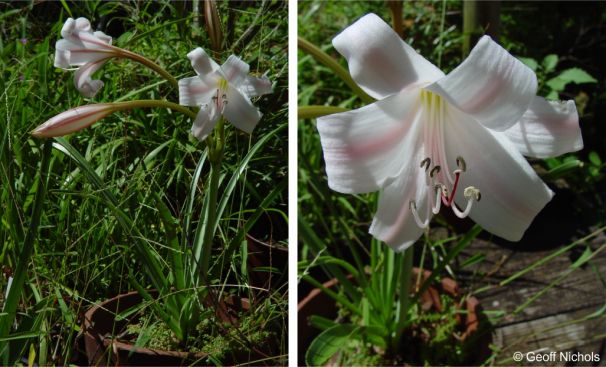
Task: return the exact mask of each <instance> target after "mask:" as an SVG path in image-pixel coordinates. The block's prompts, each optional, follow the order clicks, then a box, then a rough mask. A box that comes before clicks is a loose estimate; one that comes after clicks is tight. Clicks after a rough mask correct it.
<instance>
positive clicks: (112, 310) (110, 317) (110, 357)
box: [83, 292, 250, 366]
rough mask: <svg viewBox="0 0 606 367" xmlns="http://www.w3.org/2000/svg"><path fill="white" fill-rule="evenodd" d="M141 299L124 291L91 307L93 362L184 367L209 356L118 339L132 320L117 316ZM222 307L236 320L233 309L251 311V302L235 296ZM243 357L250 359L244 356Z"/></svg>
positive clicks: (88, 338)
mask: <svg viewBox="0 0 606 367" xmlns="http://www.w3.org/2000/svg"><path fill="white" fill-rule="evenodd" d="M152 295H155V294H154V293H152ZM141 301H142V299H141V296H140V295H139V293H137V292H130V293H126V294H121V295H118V296H116V297H114V298H111V299H109V300H107V301H104V302H102V303H100V304H98V305H95V306H93V307H91V308H90V309H89V310H88V311H87V312H86V313H85V314H84V326H83V333H84V343H85V348H86V355H87V358H88V362H89V364H90V365H116V366H150V365H153V366H182V365H190V364H192V363H194V362H196V361H198V363H200V361H201V360H202V359H203V358H205V357H207V356H208V354H206V353H190V352H180V351H164V350H157V349H149V348H141V347H135V346H134V345H133V344H130V343H125V342H122V341H119V340H116V339H114V338H113V337H112V336H113V335H118V334H120V333H121V332H123V331H124V330H125V329H126V326H127V325H128V323H129V322H128V321H126V320H116V319H115V315H116V314H119V313H121V312H123V311H125V310H127V309H129V308H131V307H133V306H136V305H137V304H139V303H141ZM218 308H219V310H217V316H219V318H221V319H222V320H224V321H232V322H233V321H237V320H235V318H234V317H233V316H230V315H229V314H230V313H231V311H240V310H248V309H249V308H250V304H249V302H248V300H247V299H245V298H236V297H232V298H231V299H229V300H228V301H225V302H220V304H219V307H218ZM236 358H237V356H236ZM243 359H247V358H246V357H243Z"/></svg>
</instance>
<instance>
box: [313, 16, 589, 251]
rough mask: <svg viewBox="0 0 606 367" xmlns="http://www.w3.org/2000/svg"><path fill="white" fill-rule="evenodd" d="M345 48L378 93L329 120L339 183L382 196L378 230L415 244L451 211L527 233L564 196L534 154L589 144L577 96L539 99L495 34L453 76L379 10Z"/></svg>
mask: <svg viewBox="0 0 606 367" xmlns="http://www.w3.org/2000/svg"><path fill="white" fill-rule="evenodd" d="M333 45H334V47H335V48H336V49H337V51H339V53H341V54H342V55H343V56H344V57H345V58H346V59H347V61H348V65H349V71H350V73H351V75H352V78H353V79H354V81H356V83H357V84H358V85H359V86H360V87H361V88H362V89H363V90H364V91H365V92H367V93H368V94H369V95H371V96H373V97H374V98H376V99H377V100H378V101H377V102H375V103H372V104H370V105H367V106H365V107H362V108H360V109H357V110H353V111H348V112H343V113H338V114H333V115H328V116H324V117H321V118H318V131H319V133H320V138H321V143H322V148H323V151H324V159H325V162H326V173H327V176H328V184H329V186H330V187H331V188H332V189H334V190H336V191H339V192H342V193H367V192H373V191H379V190H381V191H382V192H381V196H380V199H379V206H378V211H377V213H376V214H375V217H374V220H373V222H372V225H371V227H370V233H371V234H372V235H373V236H375V237H376V238H378V239H380V240H382V241H385V242H386V243H387V244H389V245H390V246H391V247H392V248H394V249H396V250H404V249H406V248H407V247H408V246H410V245H412V244H413V243H414V242H415V241H416V240H417V239H418V238H419V237H420V236H421V234H422V233H423V231H424V229H425V228H427V226H428V225H429V222H430V220H431V217H432V216H433V215H435V214H437V213H438V212H439V211H440V209H441V208H444V207H446V208H450V209H452V211H453V212H454V213H455V215H457V216H458V217H461V218H464V217H466V216H469V217H470V218H471V219H473V220H474V221H475V222H476V223H478V224H480V225H481V226H482V227H483V228H484V229H486V230H487V231H489V232H491V233H493V234H495V235H497V236H499V237H502V238H505V239H507V240H510V241H517V240H520V238H521V237H522V236H523V234H524V232H525V230H526V229H527V228H528V226H529V225H530V223H531V222H532V220H533V219H534V217H535V216H536V215H537V214H538V212H539V211H540V210H541V209H542V208H543V207H544V206H545V204H547V202H549V200H551V198H552V196H553V192H552V191H551V190H550V189H549V188H548V187H547V185H545V183H544V182H543V181H542V180H541V179H540V178H539V176H538V175H537V174H536V172H535V171H534V170H533V168H532V167H531V166H530V165H529V163H528V162H527V161H526V159H525V158H524V156H528V157H536V158H546V157H553V156H557V155H560V154H563V153H566V152H571V151H576V150H579V149H581V148H582V147H583V141H582V137H581V132H580V128H579V120H578V114H577V110H576V107H575V104H574V102H573V101H548V100H546V99H544V98H541V97H537V96H536V90H537V79H536V75H535V74H534V72H533V71H532V70H530V69H529V68H528V67H526V66H525V65H524V64H522V63H521V62H520V61H519V60H517V59H516V58H515V57H513V56H512V55H510V54H509V53H508V52H507V51H506V50H504V49H503V48H502V47H501V46H499V45H498V44H497V43H495V42H494V41H493V40H492V39H491V38H490V37H488V36H484V37H482V38H481V39H480V40H479V41H478V44H477V45H476V46H475V48H474V49H473V50H472V51H471V53H470V55H469V56H468V57H467V59H465V60H464V61H463V62H462V63H461V64H460V65H459V66H458V67H457V68H455V69H454V70H453V71H452V72H450V73H449V74H448V75H445V74H444V73H443V72H442V71H441V70H439V69H438V68H437V67H436V66H434V65H433V64H431V63H430V62H429V61H427V60H426V59H424V58H423V57H422V56H421V55H420V54H418V53H417V52H416V51H415V50H414V49H413V48H412V47H411V46H410V45H408V44H406V43H405V42H403V41H402V40H401V39H400V37H399V36H398V35H397V34H396V33H395V32H394V31H393V30H392V29H391V28H390V27H389V26H388V25H387V24H386V23H385V22H384V21H383V20H381V19H380V18H379V17H378V16H376V15H374V14H368V15H366V16H364V17H362V18H361V19H359V20H358V21H357V22H356V23H354V24H353V25H351V26H349V27H348V28H346V29H345V30H344V31H343V32H342V33H340V34H339V35H337V36H336V37H335V38H334V39H333Z"/></svg>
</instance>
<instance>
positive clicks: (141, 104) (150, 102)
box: [112, 99, 196, 120]
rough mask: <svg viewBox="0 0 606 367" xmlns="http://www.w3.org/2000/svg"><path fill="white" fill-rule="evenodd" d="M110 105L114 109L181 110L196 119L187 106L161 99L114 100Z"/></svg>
mask: <svg viewBox="0 0 606 367" xmlns="http://www.w3.org/2000/svg"><path fill="white" fill-rule="evenodd" d="M112 105H113V106H114V107H115V109H116V111H121V110H132V109H134V108H158V107H159V108H168V109H171V110H174V111H177V112H181V113H182V114H184V115H187V116H188V117H190V118H191V119H194V120H195V119H196V113H195V112H193V111H192V110H190V109H189V108H187V107H185V106H181V105H179V104H176V103H173V102H168V101H163V100H157V99H141V100H137V101H128V102H114V103H112Z"/></svg>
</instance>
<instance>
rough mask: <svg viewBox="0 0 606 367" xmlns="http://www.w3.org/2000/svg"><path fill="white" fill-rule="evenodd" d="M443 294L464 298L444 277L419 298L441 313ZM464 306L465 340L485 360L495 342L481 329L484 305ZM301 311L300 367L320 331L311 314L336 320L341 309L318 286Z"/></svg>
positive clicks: (329, 285) (478, 358)
mask: <svg viewBox="0 0 606 367" xmlns="http://www.w3.org/2000/svg"><path fill="white" fill-rule="evenodd" d="M419 272H421V270H420V269H418V268H414V269H413V277H414V279H415V280H416V279H417V277H418V275H419ZM430 275H431V272H430V271H428V270H423V271H422V275H421V277H422V279H423V280H426V279H427V278H428V277H429V276H430ZM350 279H351V277H350ZM338 283H339V281H338V280H337V279H331V280H329V281H327V282H326V283H324V284H323V285H324V287H326V288H334V287H335V286H336V285H338ZM440 293H446V294H448V295H450V296H452V297H453V298H455V299H459V298H460V297H461V295H460V294H459V287H458V285H457V283H456V282H455V281H454V280H453V279H451V278H442V279H441V280H440V284H439V285H438V286H430V287H429V288H428V289H427V291H425V293H423V294H422V295H421V297H420V300H419V301H420V302H421V307H422V308H423V309H425V310H429V309H431V308H433V309H434V310H436V311H438V312H439V311H441V310H442V305H441V302H440ZM464 307H465V309H466V311H467V314H466V315H464V316H463V317H461V318H460V319H459V320H458V321H459V324H460V325H461V326H462V327H463V329H464V332H463V334H462V339H463V340H465V339H467V340H470V341H473V343H474V344H475V346H476V348H474V351H473V352H474V353H473V359H474V362H478V363H481V362H482V361H484V360H485V359H486V358H488V357H489V356H490V353H491V352H490V348H489V345H490V343H491V342H492V333H490V332H489V333H482V332H479V331H480V325H481V324H482V323H483V321H484V317H483V314H482V313H481V311H482V308H481V305H480V302H479V301H478V300H477V298H475V297H468V298H467V299H466V300H465V306H464ZM297 311H298V312H297V313H298V334H299V335H298V337H299V339H298V340H299V347H298V354H299V360H298V364H299V365H300V366H304V365H305V352H306V351H307V348H308V347H309V345H310V344H311V342H312V341H313V340H314V338H315V337H316V336H317V335H318V334H319V333H320V330H318V329H316V328H314V327H313V326H311V325H310V324H309V317H311V316H312V315H317V316H321V317H324V318H327V319H330V320H334V319H335V318H336V317H337V311H338V309H337V305H336V303H335V301H334V300H333V299H332V298H330V297H329V296H328V295H326V293H324V292H322V290H321V289H319V288H315V289H313V290H312V291H311V292H309V294H308V295H307V296H306V297H305V298H304V299H303V300H301V301H300V302H299V304H298V308H297ZM413 327H414V326H413Z"/></svg>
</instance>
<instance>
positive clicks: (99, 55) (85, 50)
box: [55, 18, 121, 98]
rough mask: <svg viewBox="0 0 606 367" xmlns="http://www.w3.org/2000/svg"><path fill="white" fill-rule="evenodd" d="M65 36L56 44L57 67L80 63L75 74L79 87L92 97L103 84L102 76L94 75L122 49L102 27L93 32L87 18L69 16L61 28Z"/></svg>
mask: <svg viewBox="0 0 606 367" xmlns="http://www.w3.org/2000/svg"><path fill="white" fill-rule="evenodd" d="M61 36H62V37H63V39H61V40H59V41H57V44H56V46H55V48H56V50H55V67H58V68H62V69H69V68H70V67H72V66H79V68H78V70H77V71H76V74H75V76H74V84H75V85H76V88H77V89H78V90H79V91H80V93H82V95H83V96H85V97H89V98H90V97H93V96H94V95H95V94H96V93H97V92H98V91H99V89H101V87H103V82H102V81H101V80H93V79H92V78H91V75H92V74H93V73H94V72H95V71H97V70H99V69H100V68H101V67H102V66H103V64H105V62H107V60H108V59H110V58H111V57H115V56H119V55H120V54H121V52H120V51H121V49H120V48H118V47H115V46H112V44H111V43H112V38H111V37H110V36H108V35H106V34H105V33H103V32H101V31H96V32H93V31H92V28H91V25H90V22H89V21H88V19H86V18H78V19H76V20H74V19H72V18H68V19H67V20H66V21H65V24H64V25H63V28H62V29H61Z"/></svg>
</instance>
